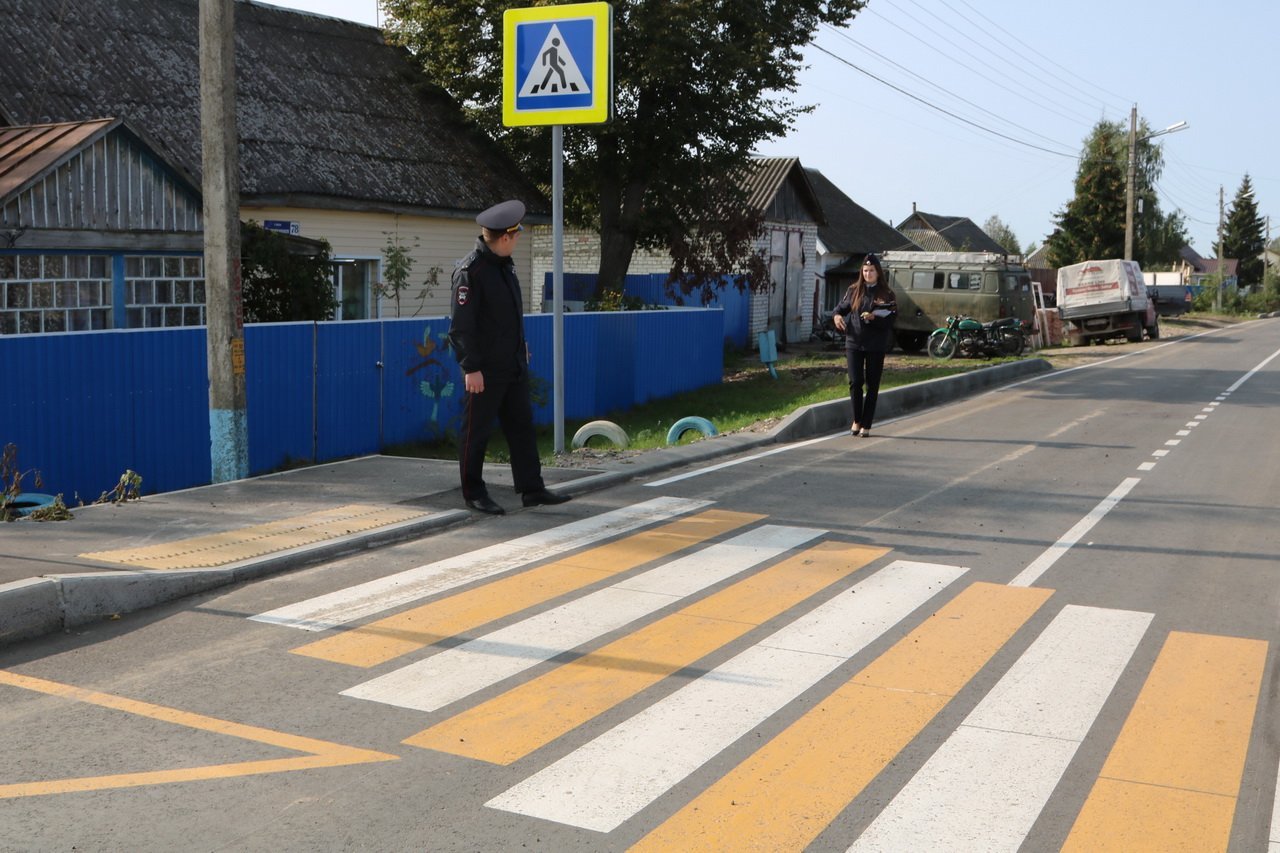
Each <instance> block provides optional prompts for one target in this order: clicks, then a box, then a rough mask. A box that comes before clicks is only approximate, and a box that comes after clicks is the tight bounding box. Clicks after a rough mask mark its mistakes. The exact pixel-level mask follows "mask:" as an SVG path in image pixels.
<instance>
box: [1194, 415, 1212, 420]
mask: <svg viewBox="0 0 1280 853" xmlns="http://www.w3.org/2000/svg"><path fill="white" fill-rule="evenodd" d="M1208 417H1209V416H1208V415H1196V420H1198V421H1203V420H1205V419H1207V418H1208Z"/></svg>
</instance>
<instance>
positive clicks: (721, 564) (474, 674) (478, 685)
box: [342, 525, 825, 711]
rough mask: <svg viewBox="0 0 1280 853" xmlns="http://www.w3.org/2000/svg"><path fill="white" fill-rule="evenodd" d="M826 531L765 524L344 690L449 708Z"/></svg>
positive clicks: (431, 708)
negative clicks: (506, 679)
mask: <svg viewBox="0 0 1280 853" xmlns="http://www.w3.org/2000/svg"><path fill="white" fill-rule="evenodd" d="M823 533H825V531H822V530H813V529H805V528H799V527H780V526H777V525H765V526H764V527H761V528H758V529H756V530H751V531H748V532H747V533H743V534H742V535H740V536H736V537H734V538H733V539H730V540H729V541H727V542H722V543H719V544H716V545H712V546H710V547H708V548H706V549H705V550H702V551H699V552H697V553H695V554H690V555H689V556H687V557H682V558H681V559H678V560H673V561H671V562H669V563H664V564H663V565H661V566H658V567H656V568H653V569H650V570H649V571H647V572H644V573H642V574H639V575H637V576H635V577H632V578H627V579H626V580H623V581H620V582H619V583H616V584H614V585H613V586H610V587H607V588H605V589H601V590H598V591H596V592H593V593H591V594H590V595H586V596H583V597H582V598H579V599H577V600H575V601H572V602H569V603H568V604H565V605H563V606H561V607H556V608H554V609H552V610H548V611H546V612H545V613H539V614H538V615H536V616H533V617H530V618H528V619H525V620H523V621H521V622H518V623H516V624H514V625H510V626H508V627H505V628H501V629H499V630H497V631H493V632H491V633H489V634H486V635H485V636H483V637H479V638H477V639H475V640H472V641H470V642H468V643H464V644H463V645H461V646H458V647H456V648H452V649H449V650H447V651H443V652H441V653H439V654H437V655H435V656H433V657H429V658H427V659H425V660H421V661H417V662H415V663H412V664H410V665H408V666H405V667H401V668H400V669H397V670H395V671H393V672H389V673H387V674H386V675H383V676H379V677H378V678H375V679H372V680H370V681H366V682H364V683H363V684H358V685H356V686H355V687H352V688H351V689H349V690H344V691H342V695H343V696H354V697H355V698H357V699H369V700H371V701H374V702H382V703H384V704H387V705H395V706H397V707H400V708H413V709H415V710H419V711H434V710H436V709H438V708H443V707H444V706H445V705H448V704H449V703H451V702H456V701H457V700H459V699H462V698H463V697H466V696H469V695H471V694H472V693H474V692H476V691H477V690H481V689H483V688H485V687H489V686H490V685H493V684H497V683H498V682H499V681H502V680H503V679H505V678H510V677H511V676H513V675H516V674H518V673H520V672H523V671H524V670H526V669H528V668H529V667H532V666H535V665H536V664H538V663H541V662H542V661H546V660H550V659H551V658H553V657H555V656H556V655H559V654H563V653H565V652H567V651H570V650H572V649H574V648H576V647H578V646H581V645H582V644H584V643H589V642H591V641H592V640H595V639H597V638H599V637H601V636H603V635H604V634H607V633H609V632H610V631H616V630H617V629H619V628H622V627H624V626H626V625H628V624H630V623H631V622H634V621H635V620H637V619H642V618H644V617H645V616H649V615H651V614H653V613H654V612H656V611H658V610H661V609H662V608H664V607H667V606H668V605H670V604H672V603H673V602H675V601H678V600H679V599H680V598H683V597H684V596H687V595H692V594H694V593H697V592H701V591H702V590H705V589H707V588H708V587H710V586H712V585H714V584H717V583H719V582H720V581H722V580H725V579H726V578H730V577H732V576H733V575H736V574H738V573H739V572H742V571H743V570H745V569H749V568H751V567H752V566H755V565H758V564H760V563H762V562H764V561H766V560H770V559H773V558H774V557H777V556H779V555H780V554H783V553H785V552H787V551H789V550H790V549H792V548H796V547H799V546H800V545H803V544H805V543H806V542H811V541H812V540H814V539H817V538H818V537H819V536H821V535H822V534H823Z"/></svg>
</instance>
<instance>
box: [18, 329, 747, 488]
mask: <svg viewBox="0 0 1280 853" xmlns="http://www.w3.org/2000/svg"><path fill="white" fill-rule="evenodd" d="M722 313H723V312H721V311H719V310H710V311H708V310H678V309H677V310H665V311H624V312H604V313H573V314H567V315H566V316H565V318H564V319H565V419H566V431H571V430H572V429H573V427H572V426H571V424H570V422H573V421H586V420H591V419H594V418H599V417H605V416H607V415H608V414H609V413H611V412H618V411H626V410H627V409H630V408H631V407H633V406H636V405H638V404H640V403H644V402H646V401H648V400H652V399H657V398H661V397H667V396H670V395H672V394H677V393H680V392H682V391H692V390H696V389H698V388H702V387H705V386H707V385H712V384H715V383H717V382H719V381H720V376H721V373H722V372H723V367H724V361H723V345H722V340H721V332H722V330H723V327H724V320H723V317H722ZM525 329H526V335H527V337H528V341H529V346H530V350H531V352H532V356H533V360H532V362H531V372H532V375H533V384H534V395H535V407H534V418H535V420H536V421H537V422H538V423H539V424H544V425H545V424H549V423H551V421H552V416H553V415H552V387H551V378H552V317H551V316H550V315H530V316H527V317H526V318H525ZM447 330H448V319H447V318H443V317H436V318H413V319H392V320H380V321H367V322H340V323H339V322H335V323H268V324H260V325H252V326H248V327H246V328H245V362H246V376H245V390H246V398H247V406H248V429H249V470H250V472H251V473H253V474H261V473H265V472H267V471H271V470H275V469H277V468H280V467H282V466H284V465H287V464H290V463H293V462H324V461H329V460H332V459H340V458H343V457H347V456H355V455H360V454H366V453H377V452H378V451H379V450H381V449H382V448H384V447H387V446H390V445H394V444H399V443H404V442H412V441H430V440H434V439H438V438H441V437H444V436H446V435H448V434H451V433H454V432H456V430H457V426H458V422H459V415H460V412H461V406H462V397H463V388H462V376H461V374H460V372H459V370H458V366H457V362H456V361H455V359H454V357H453V353H452V352H451V351H450V350H449V348H448V341H447V337H446V332H447ZM0 365H3V373H2V374H0V446H3V445H5V444H9V443H12V444H14V445H16V447H17V448H18V464H19V466H20V468H21V469H22V470H24V471H35V470H38V471H40V473H41V476H42V478H43V486H41V487H40V488H37V487H36V483H35V480H34V475H32V474H29V475H28V476H27V477H26V478H24V480H23V482H22V487H23V489H24V490H26V491H44V492H51V493H62V494H63V495H64V496H65V497H66V500H67V502H68V503H73V502H74V501H75V499H76V498H77V497H79V498H80V499H82V500H85V501H91V500H94V499H95V498H97V497H98V495H99V494H101V493H102V492H104V491H108V490H110V489H111V488H112V487H113V486H114V485H115V484H116V482H117V481H118V480H119V478H120V475H121V474H122V473H124V471H125V470H127V469H132V470H134V471H137V472H138V473H139V474H141V475H142V477H143V491H144V492H145V493H149V494H150V493H155V492H165V491H172V490H175V489H182V488H188V487H191V486H198V485H203V484H206V483H208V482H209V479H210V456H209V398H208V393H209V392H208V378H207V376H208V369H207V359H206V351H205V330H204V329H203V328H202V327H188V328H179V329H155V330H143V329H138V330H111V331H101V332H70V333H60V334H45V335H10V336H3V337H0Z"/></svg>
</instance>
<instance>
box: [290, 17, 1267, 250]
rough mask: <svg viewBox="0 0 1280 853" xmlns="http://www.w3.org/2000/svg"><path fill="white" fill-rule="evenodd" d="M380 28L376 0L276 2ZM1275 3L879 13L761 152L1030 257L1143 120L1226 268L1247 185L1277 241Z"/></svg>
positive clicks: (834, 56) (1170, 195) (1188, 212)
mask: <svg viewBox="0 0 1280 853" xmlns="http://www.w3.org/2000/svg"><path fill="white" fill-rule="evenodd" d="M272 5H277V6H287V7H290V8H295V9H301V10H304V11H309V12H314V13H317V14H322V15H329V16H332V17H337V18H347V19H349V20H354V21H359V22H361V23H366V24H370V25H376V24H378V23H379V22H380V20H381V18H380V13H379V11H378V5H377V2H376V0H272ZM1278 32H1280V3H1277V2H1275V0H1217V2H1214V3H1205V2H1203V0H1049V2H1046V0H870V2H869V3H868V4H867V6H866V8H865V9H864V10H863V11H862V12H861V13H859V14H858V15H857V17H856V18H855V19H854V20H853V21H852V22H851V23H850V24H849V25H848V26H846V27H843V28H841V29H834V28H829V27H826V26H823V27H821V28H820V29H819V30H818V32H817V34H816V38H815V40H814V43H813V44H812V45H811V46H810V47H809V49H808V50H806V51H805V63H806V65H807V66H808V67H807V68H806V69H805V70H804V71H802V72H801V74H800V76H799V81H798V82H799V87H798V90H797V92H796V93H795V95H794V97H793V100H794V101H795V102H796V103H798V104H803V105H807V106H812V107H813V110H812V111H811V112H809V113H808V114H806V115H804V116H801V117H800V118H799V119H798V120H797V122H796V124H795V126H794V128H793V129H792V131H791V132H790V133H789V134H788V135H787V136H785V137H784V138H781V139H776V140H771V141H769V142H766V143H764V144H762V145H760V146H759V148H758V153H760V154H764V155H768V156H775V157H798V158H800V162H801V163H802V164H803V165H804V166H806V167H809V168H816V169H818V170H819V171H821V172H822V173H823V174H824V175H826V176H827V178H829V179H830V180H831V181H833V182H834V183H835V184H836V185H837V186H838V187H840V189H841V190H843V191H844V192H845V194H846V195H848V196H849V197H850V198H852V199H853V200H854V201H856V202H857V203H858V204H860V205H862V206H863V207H865V208H867V209H868V210H869V211H871V212H872V213H873V214H875V215H876V216H878V217H880V218H881V219H883V220H885V221H887V222H889V223H890V224H892V225H897V224H899V223H901V222H902V221H903V220H904V219H906V218H907V217H908V216H910V215H911V211H912V205H913V204H915V205H916V206H918V208H919V209H920V210H921V211H924V212H927V213H935V214H941V215H944V216H967V217H968V218H970V219H972V220H973V221H974V222H976V223H977V224H978V225H982V224H983V223H984V222H985V221H986V220H987V218H988V217H990V216H992V215H995V216H999V217H1000V219H1001V220H1002V221H1003V222H1004V223H1005V224H1006V225H1008V226H1009V227H1010V228H1011V229H1012V230H1013V232H1014V234H1015V235H1016V236H1017V237H1018V239H1019V241H1021V243H1022V244H1023V247H1024V248H1025V247H1026V246H1027V245H1028V244H1030V243H1035V244H1037V245H1039V244H1040V243H1042V242H1043V241H1044V238H1045V237H1046V236H1047V235H1048V234H1049V233H1050V232H1051V231H1052V230H1053V218H1054V215H1055V214H1056V213H1057V212H1059V211H1061V209H1062V208H1063V206H1064V205H1065V204H1066V203H1067V202H1068V201H1069V200H1070V199H1071V197H1072V194H1073V182H1074V179H1075V175H1076V170H1077V167H1078V165H1079V155H1080V151H1081V149H1082V147H1083V144H1084V140H1085V139H1086V137H1087V136H1088V135H1089V132H1090V130H1091V129H1092V128H1093V126H1094V125H1095V124H1096V123H1097V122H1098V121H1099V120H1100V119H1106V120H1109V121H1121V122H1123V123H1124V126H1125V127H1126V128H1127V127H1128V122H1129V113H1130V110H1131V109H1132V108H1133V107H1134V106H1135V105H1136V106H1137V108H1138V116H1139V120H1140V121H1141V120H1145V121H1146V122H1147V124H1148V125H1149V126H1150V128H1151V129H1153V130H1160V129H1163V128H1166V127H1169V126H1171V125H1174V124H1176V123H1178V122H1186V123H1187V128H1186V129H1185V130H1181V131H1178V132H1175V133H1169V134H1166V135H1163V136H1160V137H1159V138H1158V139H1155V140H1154V142H1156V143H1158V144H1159V145H1160V147H1161V148H1162V150H1163V152H1164V159H1165V168H1164V172H1163V174H1162V176H1161V178H1160V180H1159V181H1158V183H1157V192H1158V195H1159V200H1160V207H1161V210H1163V211H1165V212H1166V213H1167V212H1169V211H1172V210H1179V211H1181V212H1182V213H1183V215H1184V216H1185V217H1186V224H1187V231H1188V233H1189V234H1190V236H1191V245H1192V247H1193V248H1194V249H1195V250H1196V251H1197V252H1199V253H1200V254H1201V255H1203V256H1205V257H1212V256H1214V255H1216V251H1217V249H1216V243H1217V229H1218V221H1219V207H1218V196H1219V189H1220V188H1221V189H1222V190H1223V192H1224V193H1225V202H1226V209H1227V212H1228V213H1229V212H1230V208H1231V203H1232V200H1233V198H1234V197H1235V195H1236V192H1237V190H1238V189H1239V188H1240V184H1241V181H1242V179H1243V178H1244V175H1245V174H1246V173H1248V175H1249V177H1250V181H1251V183H1252V184H1253V187H1254V199H1255V201H1256V203H1257V205H1258V212H1259V213H1260V214H1261V215H1262V216H1263V217H1268V216H1270V215H1271V212H1272V211H1273V210H1274V211H1275V214H1276V220H1275V223H1274V225H1273V228H1272V233H1271V236H1272V237H1273V238H1274V237H1275V236H1277V234H1280V162H1276V159H1275V157H1274V156H1273V155H1272V152H1274V151H1275V150H1277V147H1276V143H1277V141H1280V132H1278V131H1280V127H1277V125H1278V123H1280V111H1278V110H1276V109H1275V105H1274V102H1273V101H1272V97H1274V95H1273V90H1274V89H1275V87H1276V85H1277V84H1280V75H1277V73H1276V69H1277V64H1276V63H1275V62H1274V61H1269V60H1270V54H1271V52H1272V51H1273V50H1274V47H1273V44H1272V42H1273V41H1274V39H1275V38H1276V33H1278Z"/></svg>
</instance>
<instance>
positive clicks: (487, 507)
mask: <svg viewBox="0 0 1280 853" xmlns="http://www.w3.org/2000/svg"><path fill="white" fill-rule="evenodd" d="M467 506H469V507H471V508H472V509H474V510H479V511H480V512H484V513H488V514H489V515H503V514H505V513H506V510H505V509H503V508H502V507H501V506H499V505H498V504H497V503H496V502H494V500H493V498H491V497H489V496H488V495H482V496H481V497H478V498H476V499H475V500H469V501H467ZM525 506H528V504H525Z"/></svg>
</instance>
